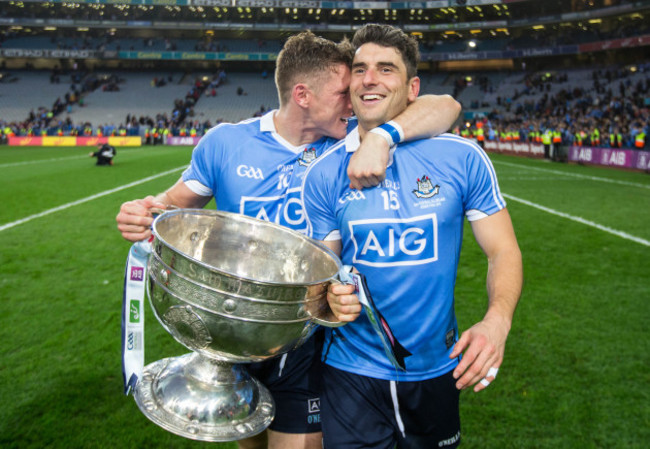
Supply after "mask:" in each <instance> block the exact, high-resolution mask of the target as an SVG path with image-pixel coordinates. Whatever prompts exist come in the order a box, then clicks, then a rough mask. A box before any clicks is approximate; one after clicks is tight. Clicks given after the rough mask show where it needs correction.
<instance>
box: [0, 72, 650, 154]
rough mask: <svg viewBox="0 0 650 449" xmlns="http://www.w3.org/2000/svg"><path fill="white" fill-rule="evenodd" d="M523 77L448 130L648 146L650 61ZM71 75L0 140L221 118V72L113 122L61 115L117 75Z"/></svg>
mask: <svg viewBox="0 0 650 449" xmlns="http://www.w3.org/2000/svg"><path fill="white" fill-rule="evenodd" d="M568 73H570V72H568ZM634 73H637V74H638V73H641V74H643V76H633V75H634ZM522 76H524V77H525V83H524V86H525V87H524V88H523V89H522V90H521V91H519V90H517V89H513V90H512V93H511V94H510V95H508V96H499V97H496V100H495V102H493V103H496V104H493V105H492V106H491V109H490V110H489V112H486V113H479V114H476V115H475V117H476V118H475V119H473V120H470V121H468V122H466V123H463V124H462V125H460V126H458V127H456V128H455V129H454V130H453V131H454V132H455V133H457V134H459V135H461V136H464V137H471V138H474V139H476V140H478V141H479V143H483V142H484V141H486V140H492V141H502V142H509V141H515V142H536V143H541V144H544V145H549V144H553V145H555V146H558V145H563V146H569V145H578V146H598V147H613V148H631V149H639V150H642V149H645V150H648V149H650V145H649V144H648V139H647V138H646V135H647V134H648V132H649V131H650V112H649V111H650V63H644V64H639V65H637V72H631V71H630V70H629V69H627V68H620V69H616V68H609V69H598V70H594V71H593V73H592V75H591V77H590V78H589V83H586V82H585V80H582V81H579V82H570V79H569V78H570V75H568V74H567V73H566V72H560V73H549V74H547V73H542V74H540V73H530V74H526V75H524V74H523V73H522ZM632 79H634V81H632ZM51 80H52V81H51V82H60V74H58V73H55V74H53V75H52V77H51ZM72 80H73V81H74V82H73V84H72V85H71V87H70V92H69V93H68V94H66V95H65V97H64V98H63V99H57V100H56V101H55V103H54V104H53V106H52V108H51V109H47V108H39V109H38V110H36V111H31V112H30V113H29V116H28V117H27V119H26V120H25V121H23V122H12V123H7V122H5V121H2V118H1V117H0V130H1V134H2V136H1V137H2V142H6V140H7V137H10V136H141V137H142V138H143V143H145V144H152V145H155V144H161V143H164V142H166V138H167V137H171V136H179V137H200V136H202V135H203V134H204V133H205V132H206V131H207V130H208V129H210V128H211V127H212V126H214V125H216V124H218V123H220V122H222V121H223V120H221V119H217V118H214V117H213V118H207V119H201V120H199V119H198V118H196V117H195V114H194V105H195V104H196V103H197V102H198V101H199V99H200V98H201V97H202V96H217V89H218V87H219V86H221V85H222V84H223V83H225V82H226V80H227V77H226V73H225V72H224V71H223V70H220V71H218V72H216V73H215V74H214V75H213V76H212V77H209V78H208V77H200V78H196V79H195V80H194V82H193V84H192V85H191V87H190V89H189V90H188V92H187V94H186V95H185V97H184V98H182V99H176V100H175V101H174V104H173V109H172V112H171V114H167V113H159V114H156V116H155V117H149V116H139V117H137V116H135V115H134V114H128V115H127V116H126V118H125V120H124V122H122V123H120V124H118V125H114V124H110V125H109V124H104V125H101V124H93V123H87V122H83V123H73V122H72V120H71V119H70V117H67V118H62V116H63V115H64V113H65V111H69V110H70V107H71V106H72V105H73V104H77V105H79V106H83V98H84V95H85V94H86V93H88V92H89V91H92V90H94V89H97V88H98V87H100V86H107V85H111V84H115V85H119V83H120V82H121V81H122V80H120V79H119V78H117V77H116V76H115V75H111V76H104V77H100V78H98V77H97V76H95V75H91V74H86V73H80V72H74V73H73V75H72ZM161 80H164V83H167V82H173V78H172V77H171V76H170V77H156V78H154V79H153V80H152V82H151V85H152V87H159V86H160V85H161ZM479 80H480V82H479V84H480V85H481V87H482V90H483V91H484V92H486V93H488V92H496V90H495V86H492V85H490V83H489V77H488V76H482V77H479ZM163 85H164V84H163ZM459 87H461V88H462V87H464V86H459ZM266 110H267V108H265V106H263V105H262V106H261V108H260V109H259V110H257V111H251V116H259V115H261V114H263V113H264V112H265V111H266Z"/></svg>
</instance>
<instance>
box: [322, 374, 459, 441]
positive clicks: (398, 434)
mask: <svg viewBox="0 0 650 449" xmlns="http://www.w3.org/2000/svg"><path fill="white" fill-rule="evenodd" d="M452 372H453V370H452V371H450V372H448V373H447V374H443V375H442V376H440V377H436V378H434V379H429V380H424V381H419V382H394V381H388V380H382V379H374V378H371V377H365V376H361V375H358V374H352V373H349V372H346V371H341V370H338V369H336V368H332V367H331V366H327V365H325V367H324V368H323V383H324V391H323V398H322V408H323V442H324V448H325V449H359V448H364V449H366V448H367V449H393V448H395V447H397V448H398V449H430V448H444V449H449V448H455V447H457V446H458V445H459V444H460V415H459V410H458V399H459V396H460V391H459V390H458V389H457V388H456V381H455V379H454V378H453V377H452Z"/></svg>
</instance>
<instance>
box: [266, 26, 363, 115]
mask: <svg viewBox="0 0 650 449" xmlns="http://www.w3.org/2000/svg"><path fill="white" fill-rule="evenodd" d="M353 55H354V53H353V50H352V47H351V45H350V44H349V43H348V42H347V41H345V42H342V43H340V44H337V43H335V42H333V41H330V40H329V39H325V38H322V37H319V36H316V35H315V34H314V33H312V32H311V31H304V32H302V33H300V34H296V35H295V36H291V37H290V38H289V39H288V40H287V42H286V43H285V44H284V47H283V48H282V51H280V54H279V55H278V58H277V60H276V63H275V85H276V87H277V89H278V96H279V100H280V107H282V105H284V104H286V103H287V102H288V101H289V99H290V97H291V90H292V89H293V86H295V85H296V84H297V83H307V84H309V83H310V82H312V83H313V85H314V86H315V87H316V88H317V87H318V81H319V80H320V79H321V77H322V76H323V75H325V74H328V73H331V72H335V71H336V70H337V69H338V66H339V65H341V64H345V65H346V66H348V67H349V66H350V65H351V64H352V57H353Z"/></svg>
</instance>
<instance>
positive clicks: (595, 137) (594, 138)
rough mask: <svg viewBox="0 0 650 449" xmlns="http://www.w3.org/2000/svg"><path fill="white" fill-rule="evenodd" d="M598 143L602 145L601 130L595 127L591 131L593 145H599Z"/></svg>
mask: <svg viewBox="0 0 650 449" xmlns="http://www.w3.org/2000/svg"><path fill="white" fill-rule="evenodd" d="M598 145H600V131H599V130H598V128H594V130H593V131H592V132H591V146H592V147H597V146H598Z"/></svg>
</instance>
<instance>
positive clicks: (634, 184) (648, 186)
mask: <svg viewBox="0 0 650 449" xmlns="http://www.w3.org/2000/svg"><path fill="white" fill-rule="evenodd" d="M492 163H493V164H496V165H498V164H501V165H508V166H510V167H517V168H523V169H526V170H536V171H541V172H544V173H552V174H554V175H562V176H569V177H574V178H581V179H589V180H591V181H598V182H609V183H612V184H621V185H624V186H632V187H641V188H642V189H650V184H641V183H638V182H630V181H619V180H618V179H610V178H601V177H599V176H588V175H581V174H579V173H567V172H565V171H562V170H552V169H550V168H540V167H531V166H529V165H521V164H514V163H512V162H503V161H492ZM499 179H501V178H499Z"/></svg>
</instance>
